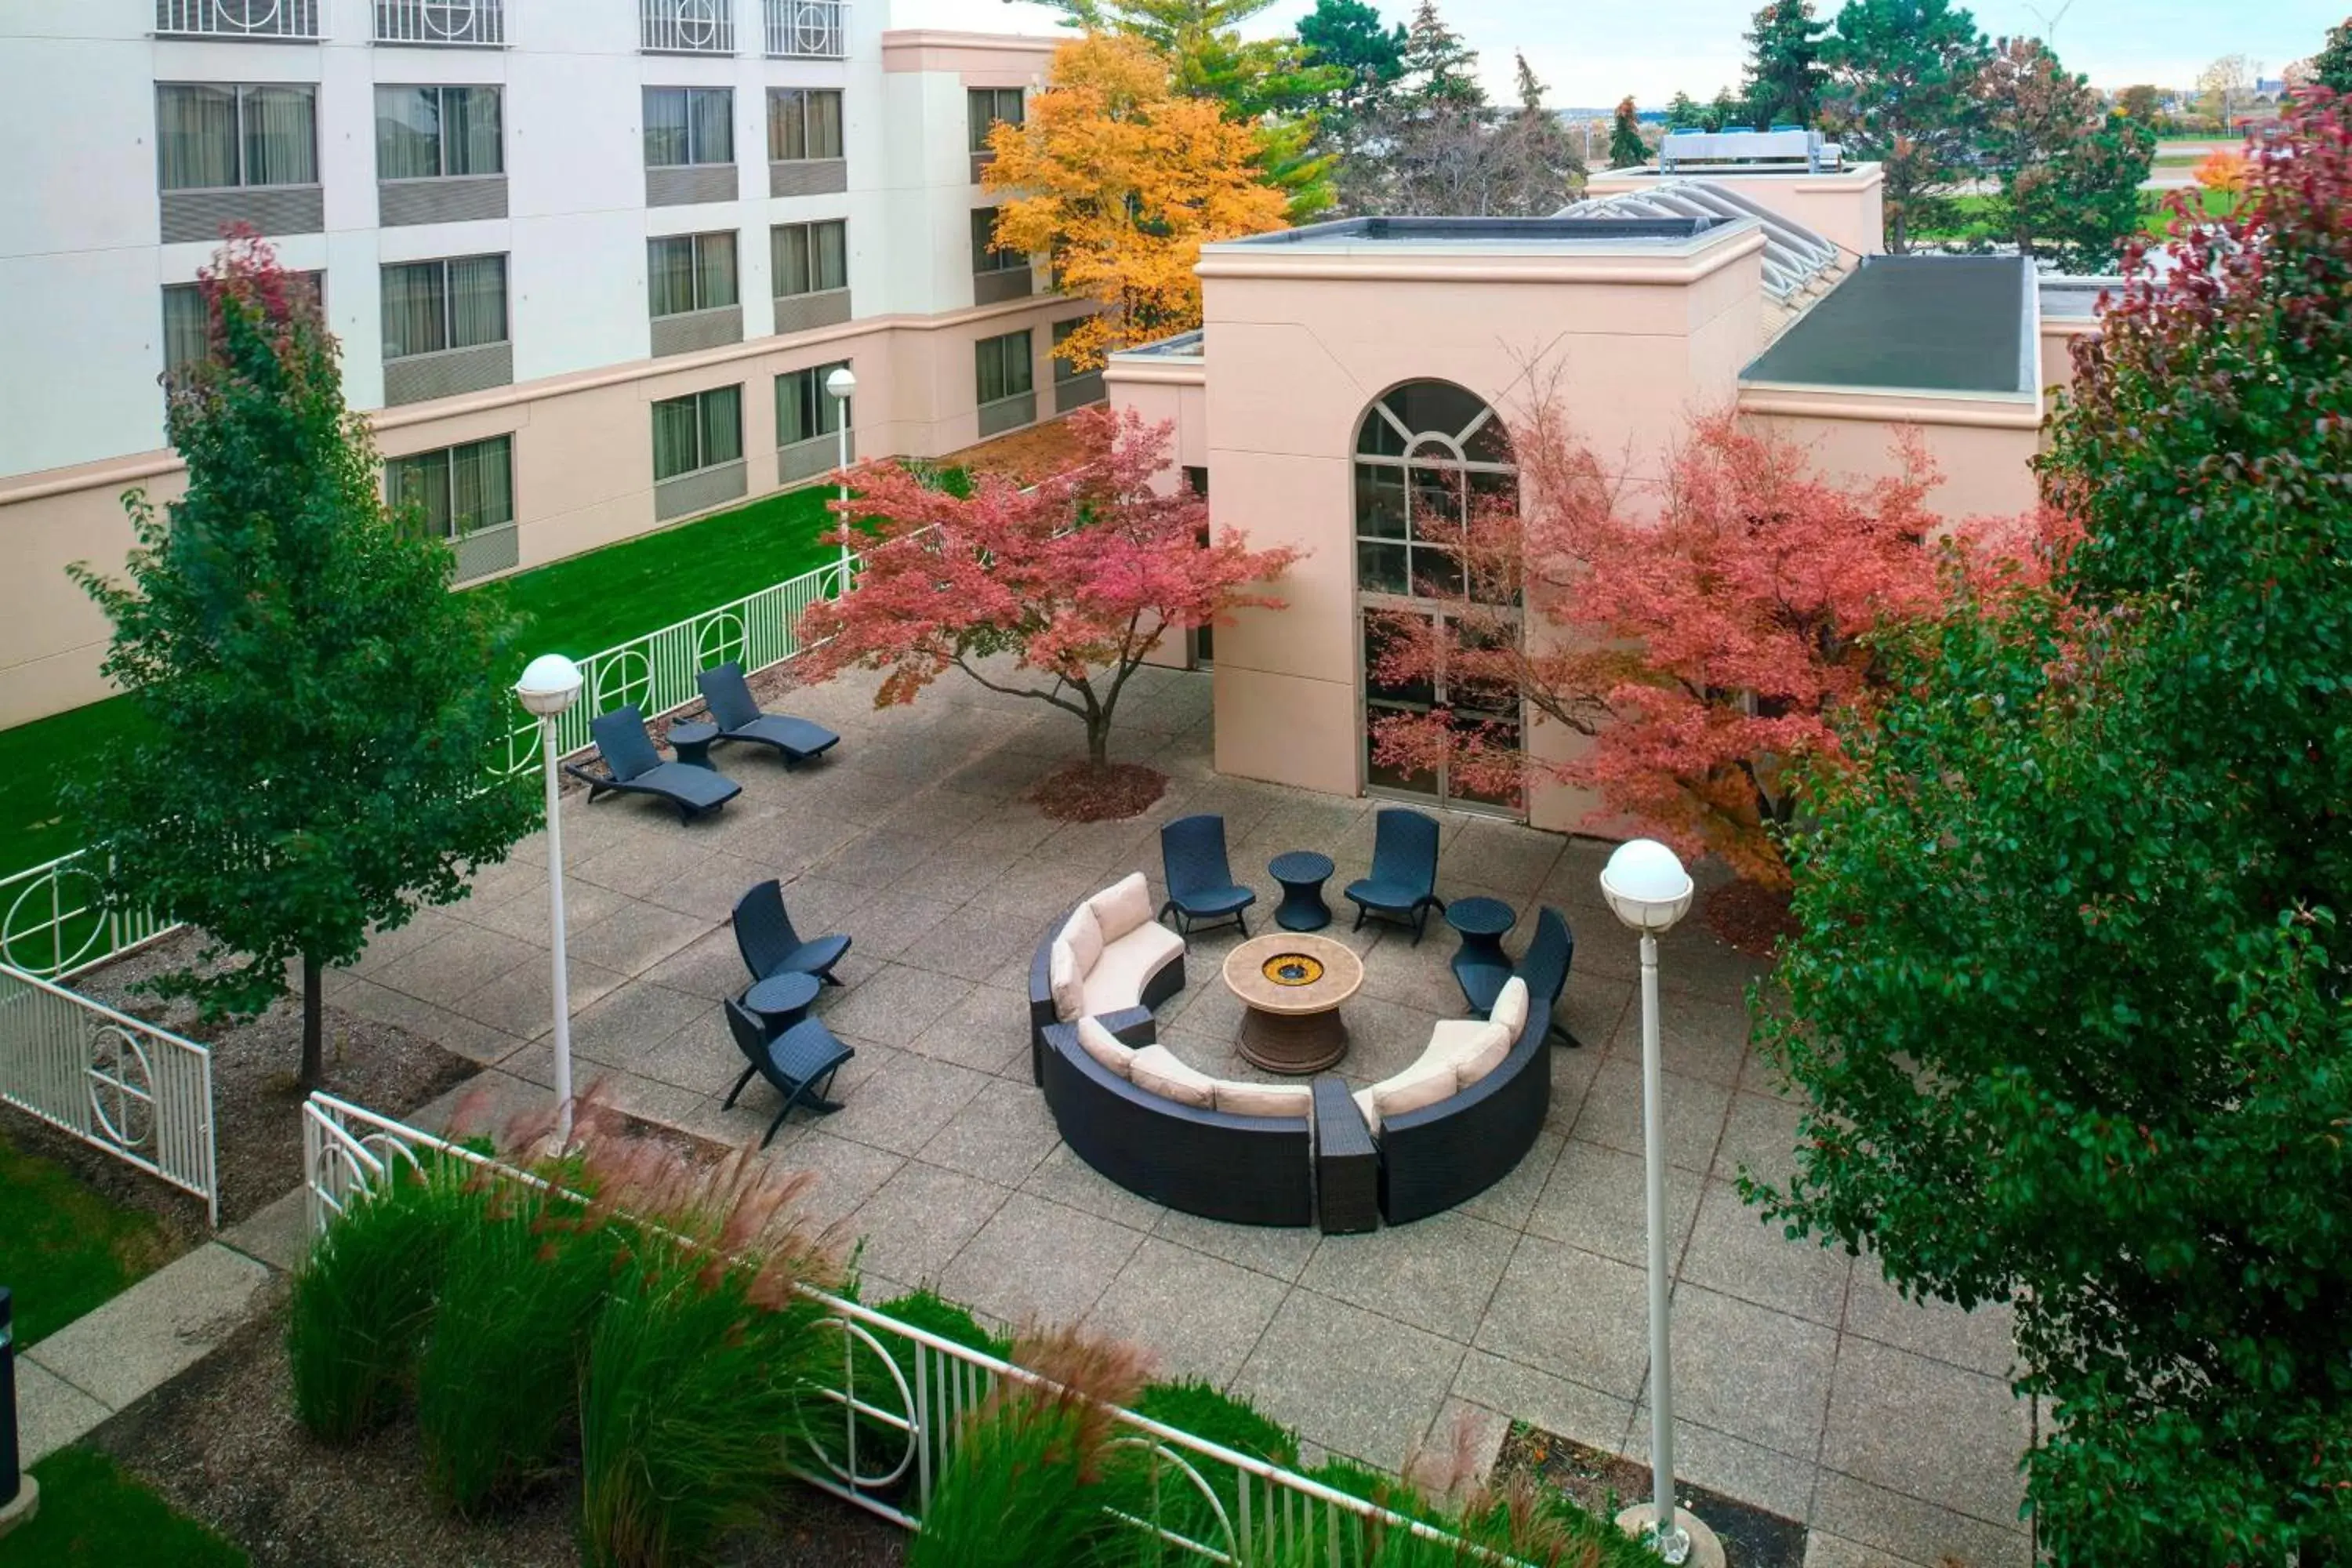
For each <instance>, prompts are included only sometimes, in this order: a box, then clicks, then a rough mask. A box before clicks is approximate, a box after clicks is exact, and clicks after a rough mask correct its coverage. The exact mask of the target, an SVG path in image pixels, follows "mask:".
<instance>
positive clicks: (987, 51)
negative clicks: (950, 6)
mask: <svg viewBox="0 0 2352 1568" xmlns="http://www.w3.org/2000/svg"><path fill="white" fill-rule="evenodd" d="M1069 41H1070V40H1069V39H1067V38H1052V37H1034V36H1025V35H1022V34H1017V33H961V32H951V31H947V30H944V29H940V28H929V27H906V28H900V29H898V30H896V31H893V32H888V33H885V34H883V35H882V68H883V69H884V70H886V71H939V72H943V73H946V74H949V75H953V76H960V77H961V78H963V79H964V85H965V86H967V87H1027V86H1028V85H1030V83H1031V82H1032V81H1033V80H1035V79H1039V78H1041V77H1042V76H1043V75H1044V73H1045V67H1046V65H1047V63H1048V62H1050V61H1051V60H1052V59H1053V58H1054V51H1055V49H1057V48H1059V47H1062V45H1064V44H1066V43H1067V42H1069Z"/></svg>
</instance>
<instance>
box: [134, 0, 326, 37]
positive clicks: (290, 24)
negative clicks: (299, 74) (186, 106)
mask: <svg viewBox="0 0 2352 1568" xmlns="http://www.w3.org/2000/svg"><path fill="white" fill-rule="evenodd" d="M155 31H156V33H157V34H158V35H160V36H168V37H185V38H301V39H316V38H317V37H319V0H155Z"/></svg>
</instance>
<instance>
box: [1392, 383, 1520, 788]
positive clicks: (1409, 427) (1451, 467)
mask: <svg viewBox="0 0 2352 1568" xmlns="http://www.w3.org/2000/svg"><path fill="white" fill-rule="evenodd" d="M1355 465H1356V589H1357V604H1358V610H1357V614H1358V616H1359V619H1360V644H1359V646H1360V653H1361V657H1362V658H1363V671H1364V711H1363V722H1364V784H1365V786H1366V788H1367V789H1368V790H1370V792H1372V793H1373V794H1376V795H1402V796H1406V797H1409V798H1415V799H1421V800H1430V801H1437V802H1442V803H1444V804H1447V805H1468V806H1473V807H1485V808H1488V809H1496V810H1502V811H1507V812H1510V813H1513V814H1514V815H1516V814H1517V813H1518V812H1520V811H1521V810H1522V809H1523V802H1522V800H1521V797H1520V795H1519V792H1518V791H1517V790H1513V791H1510V792H1508V794H1507V795H1504V796H1499V797H1498V796H1493V795H1486V796H1479V795H1471V794H1469V793H1468V792H1466V791H1465V790H1462V789H1459V788H1457V787H1456V786H1455V785H1454V782H1453V781H1452V780H1450V779H1449V778H1447V777H1446V776H1445V774H1444V773H1443V772H1442V771H1441V772H1440V773H1433V774H1431V773H1403V772H1402V771H1401V770H1398V769H1395V768H1391V767H1386V766H1383V765H1382V764H1381V763H1380V762H1379V761H1378V760H1377V759H1375V757H1374V756H1373V754H1372V742H1371V726H1372V724H1373V723H1374V722H1376V721H1379V720H1380V719H1381V718H1383V717H1386V716H1389V715H1392V714H1398V713H1413V712H1423V713H1425V712H1428V711H1429V710H1431V709H1433V708H1444V709H1446V710H1450V711H1452V712H1454V713H1455V714H1457V715H1459V716H1460V720H1459V721H1460V722H1462V723H1465V724H1471V723H1475V724H1479V725H1481V726H1484V727H1486V728H1487V729H1488V730H1489V731H1492V730H1493V729H1494V728H1495V727H1497V726H1499V727H1501V728H1502V730H1503V731H1505V733H1506V734H1507V735H1509V736H1516V734H1517V727H1518V723H1519V714H1518V704H1517V700H1516V698H1514V697H1508V696H1505V695H1503V694H1500V693H1487V692H1476V691H1469V690H1452V689H1448V688H1447V684H1446V682H1445V681H1444V679H1437V680H1434V681H1415V682H1412V683H1411V684H1399V685H1393V686H1386V685H1382V684H1381V682H1380V681H1379V680H1378V679H1377V678H1376V677H1375V676H1374V675H1373V673H1372V668H1373V666H1374V664H1375V663H1376V661H1377V659H1378V658H1379V653H1380V648H1381V644H1382V643H1383V641H1384V640H1385V639H1386V638H1387V637H1390V636H1392V635H1393V634H1394V631H1395V628H1396V627H1397V626H1398V625H1399V624H1400V622H1401V621H1405V620H1406V619H1407V618H1409V617H1421V616H1433V617H1438V618H1440V619H1449V618H1452V617H1453V616H1454V615H1456V614H1458V613H1459V609H1458V606H1459V604H1460V601H1461V599H1462V596H1463V593H1464V585H1463V580H1462V571H1461V568H1460V566H1459V564H1458V563H1456V561H1455V560H1454V556H1453V554H1452V553H1451V552H1449V550H1448V549H1447V548H1446V545H1447V542H1448V541H1449V539H1450V538H1451V537H1453V536H1454V534H1455V532H1456V531H1458V530H1459V529H1460V527H1461V525H1462V524H1463V522H1464V521H1466V520H1467V518H1468V517H1469V516H1470V512H1471V509H1472V508H1473V507H1475V506H1476V505H1478V504H1479V503H1480V502H1481V501H1482V500H1516V499H1517V494H1518V482H1519V481H1518V468H1517V464H1516V463H1515V462H1514V461H1513V460H1512V454H1511V440H1510V436H1509V434H1508V433H1507V432H1506V431H1505V430H1504V428H1503V423H1502V421H1501V420H1500V419H1498V418H1496V415H1495V411H1494V410H1493V409H1492V408H1489V407H1488V406H1487V405H1486V404H1485V403H1484V402H1483V401H1481V400H1480V399H1479V397H1478V396H1477V395H1475V393H1471V392H1468V391H1466V390H1465V389H1464V388H1462V387H1459V386H1456V385H1454V384H1453V383H1451V382H1444V381H1412V382H1407V383H1405V384H1403V385H1402V386H1400V387H1398V388H1396V389H1395V390H1394V391H1392V392H1391V393H1389V394H1388V395H1386V396H1384V397H1382V398H1381V400H1380V401H1379V402H1378V403H1375V404H1373V405H1371V407H1370V408H1369V409H1366V410H1365V411H1364V417H1363V422H1362V423H1361V424H1360V425H1359V426H1357V427H1356V451H1355ZM1449 602H1451V603H1453V604H1454V605H1456V606H1457V608H1456V609H1454V610H1449V609H1448V607H1447V606H1448V604H1449ZM1488 619H1489V623H1490V618H1488ZM1482 635H1486V634H1482Z"/></svg>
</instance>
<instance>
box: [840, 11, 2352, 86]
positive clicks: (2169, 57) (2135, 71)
mask: <svg viewBox="0 0 2352 1568" xmlns="http://www.w3.org/2000/svg"><path fill="white" fill-rule="evenodd" d="M875 3H887V4H888V5H889V6H890V16H891V25H892V26H899V27H956V28H965V29H971V30H974V31H982V32H1020V33H1052V32H1054V31H1055V30H1056V28H1055V22H1056V19H1057V14H1056V13H1055V12H1053V11H1049V10H1047V9H1045V7H1043V6H1040V5H1029V4H1026V3H1024V0H875ZM1377 4H1378V5H1379V7H1380V11H1381V15H1382V16H1384V17H1385V18H1387V19H1388V20H1391V21H1399V22H1401V21H1403V20H1404V19H1405V18H1406V17H1407V16H1410V15H1411V14H1412V0H1377ZM1762 4H1763V0H1633V3H1632V4H1622V3H1618V4H1594V3H1591V0H1588V3H1586V4H1582V5H1571V4H1569V3H1567V0H1438V10H1439V14H1440V15H1442V16H1444V18H1445V19H1446V22H1447V24H1448V25H1449V26H1452V27H1453V28H1454V30H1455V31H1456V32H1458V33H1460V34H1462V35H1463V36H1464V37H1465V38H1466V39H1467V40H1468V42H1469V44H1470V46H1471V47H1473V48H1475V49H1476V50H1478V51H1479V66H1480V69H1481V71H1482V72H1483V74H1484V75H1485V77H1486V83H1487V87H1488V89H1489V90H1490V91H1491V92H1493V93H1494V94H1496V96H1507V94H1508V92H1509V89H1510V86H1511V79H1512V67H1511V56H1512V51H1513V50H1515V49H1524V50H1525V51H1526V52H1527V57H1528V63H1529V64H1530V65H1532V66H1534V67H1535V71H1536V75H1537V76H1538V78H1540V79H1542V80H1543V82H1544V83H1545V85H1546V86H1547V87H1548V88H1549V89H1550V90H1549V94H1548V101H1549V102H1550V103H1551V104H1553V105H1554V106H1555V107H1559V108H1589V107H1600V106H1602V105H1606V104H1612V103H1614V102H1616V101H1617V100H1618V99H1620V98H1622V97H1623V96H1624V95H1625V94H1626V93H1628V92H1630V93H1632V94H1633V97H1634V100H1635V101H1636V102H1638V103H1640V104H1641V105H1642V106H1643V108H1654V107H1662V106H1663V105H1664V102H1665V100H1667V99H1669V98H1671V97H1673V96H1674V94H1675V90H1676V89H1681V90H1684V91H1686V92H1688V93H1689V94H1690V95H1691V96H1692V97H1693V98H1699V99H1706V98H1712V97H1714V96H1715V92H1716V89H1717V88H1722V87H1737V86H1738V81H1739V69H1740V65H1741V62H1742V60H1743V59H1744V58H1745V57H1746V46H1745V45H1744V44H1743V43H1742V42H1741V40H1740V35H1741V34H1742V33H1744V32H1746V31H1747V30H1748V20H1749V18H1750V16H1752V15H1753V14H1754V13H1755V11H1756V9H1757V7H1758V6H1759V5H1762ZM2062 5H2063V6H2065V7H2066V9H2065V10H2064V12H2063V14H2061V12H2060V10H2059V7H2060V6H2062ZM1313 6H1314V0H1276V5H1274V6H1273V7H1272V8H1270V9H1269V10H1267V11H1266V12H1265V14H1264V15H1262V16H1257V17H1255V18H1253V19H1252V21H1251V22H1250V24H1249V25H1248V26H1246V27H1245V28H1244V31H1245V32H1247V33H1249V34H1251V35H1252V36H1258V35H1270V34H1274V33H1277V32H1286V31H1288V30H1289V29H1290V28H1291V27H1292V26H1294V25H1295V24H1296V23H1297V20H1298V18H1299V17H1300V16H1304V15H1305V14H1306V13H1307V12H1308V11H1309V10H1311V9H1313ZM2347 7H2352V0H2071V4H2070V0H1978V3H1976V4H1974V5H1969V10H1970V11H1971V12H1972V13H1973V14H1974V15H1975V16H1976V20H1977V26H1979V27H1981V28H1983V29H1984V30H1985V32H1986V33H1988V34H1990V35H1993V36H1995V37H2001V36H2008V35H2015V34H2030V35H2032V36H2033V37H2042V38H2046V39H2048V40H2050V42H2051V43H2052V45H2053V47H2055V48H2056V50H2057V52H2058V57H2059V58H2060V59H2062V60H2063V61H2064V62H2065V63H2066V64H2067V66H2068V67H2069V68H2072V69H2074V70H2077V71H2081V72H2084V74H2086V75H2087V76H2089V77H2090V79H2091V81H2092V84H2093V85H2094V86H2096V87H2101V88H2109V89H2112V88H2119V87H2127V86H2129V85H2131V84H2132V83H2134V82H2138V81H2149V82H2155V83H2157V84H2158V85H2159V86H2164V87H2175V86H2178V87H2184V88H2185V87H2188V86H2190V85H2191V84H2192V83H2193V82H2194V81H2195V79H2196V77H2197V73H2198V72H2199V71H2200V69H2202V68H2204V66H2205V65H2206V64H2207V63H2208V62H2210V61H2211V60H2213V59H2215V58H2219V57H2221V56H2222V55H2244V56H2246V57H2247V58H2249V59H2251V60H2252V61H2253V62H2254V63H2255V64H2256V65H2257V66H2259V67H2260V68H2261V74H2262V75H2263V76H2265V77H2274V76H2276V75H2278V71H2279V68H2280V67H2281V66H2283V65H2284V64H2286V63H2287V62H2288V61H2289V60H2294V59H2300V58H2303V57H2304V56H2305V55H2309V54H2313V53H2315V52H2316V51H2317V50H2318V48H2319V46H2320V42H2321V40H2322V38H2323V37H2324V36H2325V34H2326V30H2327V28H2328V27H2329V26H2333V25H2334V24H2336V23H2337V22H2339V21H2342V20H2343V19H2344V17H2345V13H2346V10H2347ZM2037 8H2038V10H2039V12H2040V14H2041V17H2042V18H2053V17H2054V18H2056V22H2057V25H2056V27H2055V28H2054V30H2053V28H2052V27H2051V26H2049V25H2048V23H2047V22H2046V21H2045V20H2042V19H2037V16H2036V10H2037ZM1814 9H1815V11H1816V13H1817V14H1821V15H1824V16H1829V15H1834V14H1835V12H1836V10H1837V0H1814Z"/></svg>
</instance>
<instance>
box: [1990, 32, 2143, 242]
mask: <svg viewBox="0 0 2352 1568" xmlns="http://www.w3.org/2000/svg"><path fill="white" fill-rule="evenodd" d="M1978 93H1979V99H1980V100H1981V101H1980V103H1979V124H1980V127H1981V129H1980V132H1979V143H1978V145H1979V151H1980V152H1981V153H1983V156H1984V161H1985V163H1986V164H1987V165H1988V166H1990V168H1991V169H1992V170H1993V171H1994V172H1995V173H1997V174H1999V175H2000V197H1999V201H1998V212H1999V215H2000V222H2001V223H2002V225H2003V226H2004V227H2005V228H2006V229H2007V231H2008V234H2009V237H2010V239H2011V243H2013V244H2015V245H2016V247H2018V250H2019V251H2020V252H2021V254H2023V255H2027V256H2035V255H2050V256H2055V257H2058V258H2060V260H2061V262H2062V264H2063V265H2064V266H2066V267H2067V268H2070V269H2082V270H2103V269H2105V268H2111V267H2113V266H2114V265H2115V263H2116V258H2117V257H2118V255H2119V254H2120V253H2121V251H2122V248H2123V244H2124V241H2125V240H2126V239H2127V238H2129V237H2131V236H2132V235H2134V234H2137V233H2138V232H2139V227H2140V206H2139V186H2140V182H2141V181H2142V180H2145V179H2146V178H2147V171H2148V168H2149V166H2150V164H2151V162H2152V160H2153V159H2154V157H2155V154H2156V137H2155V135H2154V133H2153V132H2150V131H2149V130H2148V129H2147V126H2145V125H2142V124H2140V123H2138V122H2137V121H2132V120H2130V119H2127V118H2126V117H2125V116H2122V115H2115V116H2109V115H2107V114H2106V113H2105V112H2103V111H2102V110H2101V109H2100V108H2099V100H2098V95H2097V94H2095V93H2094V92H2093V91H2092V90H2091V89H2090V85H2089V83H2088V82H2086V81H2085V80H2084V79H2083V78H2081V77H2079V76H2075V75H2074V74H2072V73H2071V72H2069V71H2068V70H2066V68H2064V67H2063V66H2062V65H2060V64H2059V62H2058V57H2057V56H2056V55H2055V54H2053V53H2052V52H2051V50H2050V47H2049V46H2048V45H2046V44H2044V43H2042V41H2041V40H2040V39H2038V38H2005V39H2003V40H2002V41H2001V43H2000V47H1999V48H1998V49H1997V50H1996V51H1995V53H1994V55H1993V58H1992V61H1991V63H1990V64H1989V65H1988V66H1986V68H1985V69H1984V74H1983V76H1982V77H1981V78H1980V79H1979V85H1978Z"/></svg>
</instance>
